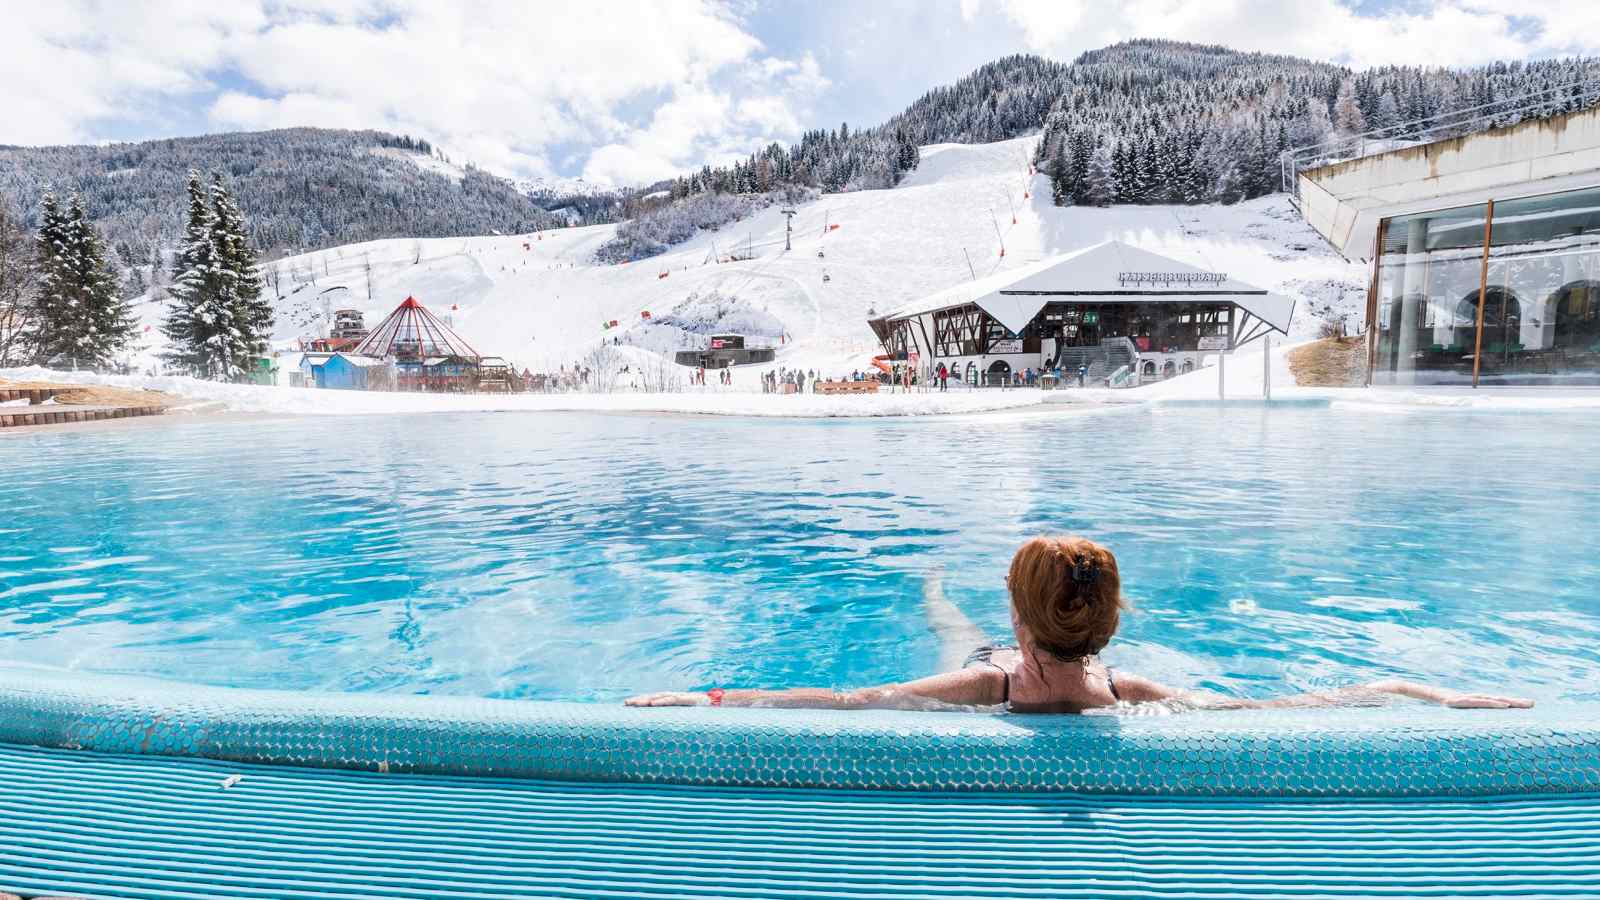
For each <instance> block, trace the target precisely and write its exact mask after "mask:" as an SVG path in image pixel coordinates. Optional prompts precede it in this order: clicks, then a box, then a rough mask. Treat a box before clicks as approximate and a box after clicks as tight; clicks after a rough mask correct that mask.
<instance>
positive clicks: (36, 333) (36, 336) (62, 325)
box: [29, 191, 72, 365]
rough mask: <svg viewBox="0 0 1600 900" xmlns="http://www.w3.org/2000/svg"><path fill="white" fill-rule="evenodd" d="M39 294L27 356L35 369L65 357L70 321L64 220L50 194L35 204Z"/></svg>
mask: <svg viewBox="0 0 1600 900" xmlns="http://www.w3.org/2000/svg"><path fill="white" fill-rule="evenodd" d="M34 242H35V244H36V247H35V251H36V254H37V256H36V259H37V260H38V263H37V265H38V273H39V290H38V300H37V307H36V308H37V316H36V321H35V322H34V330H33V335H32V340H31V341H30V350H31V352H30V354H29V355H30V356H32V357H33V361H34V362H35V363H37V364H38V365H49V364H50V361H51V360H53V359H55V358H57V357H59V356H63V355H65V349H66V348H67V347H68V346H69V341H70V334H71V326H70V324H69V323H70V320H71V318H72V308H71V300H72V298H71V296H70V294H69V293H68V287H69V285H70V283H71V280H70V269H69V266H68V250H67V219H66V216H65V215H63V214H62V212H61V204H60V203H59V202H58V201H57V200H56V195H55V194H54V193H53V192H50V191H46V192H45V195H44V197H43V198H41V199H40V200H39V231H38V233H37V234H36V235H35V237H34Z"/></svg>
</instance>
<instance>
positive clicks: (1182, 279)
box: [1117, 272, 1228, 287]
mask: <svg viewBox="0 0 1600 900" xmlns="http://www.w3.org/2000/svg"><path fill="white" fill-rule="evenodd" d="M1227 280H1228V276H1227V275H1226V274H1225V273H1223V272H1118V273H1117V281H1118V282H1119V283H1121V284H1122V286H1123V287H1127V286H1128V285H1130V284H1133V285H1143V284H1148V285H1159V286H1161V287H1170V286H1171V285H1174V284H1182V285H1194V284H1221V283H1223V282H1224V281H1227Z"/></svg>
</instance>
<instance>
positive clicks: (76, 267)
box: [65, 195, 134, 368]
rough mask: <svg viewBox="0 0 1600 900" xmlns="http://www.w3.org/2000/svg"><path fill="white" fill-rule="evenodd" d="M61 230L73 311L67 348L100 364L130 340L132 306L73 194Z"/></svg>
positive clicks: (108, 361) (84, 362)
mask: <svg viewBox="0 0 1600 900" xmlns="http://www.w3.org/2000/svg"><path fill="white" fill-rule="evenodd" d="M65 234H66V239H67V246H68V247H69V248H70V254H69V256H68V261H67V264H68V268H67V271H68V273H69V276H70V279H71V285H72V294H73V297H74V300H75V303H74V308H75V310H76V313H77V316H76V319H75V321H74V323H73V325H74V327H73V329H72V339H73V346H72V349H71V351H70V352H71V353H72V356H73V358H74V359H76V360H77V361H78V363H79V364H80V365H88V366H93V367H95V368H100V367H104V366H108V365H110V364H111V363H112V361H113V360H114V358H115V357H116V354H117V353H119V352H120V351H121V350H122V348H123V347H125V346H127V344H128V342H129V341H130V340H132V339H133V334H134V320H133V311H132V310H131V309H129V308H128V303H127V301H126V300H124V299H123V298H122V295H121V291H120V290H119V285H118V283H117V276H116V273H115V272H114V271H113V270H112V268H111V265H110V262H109V261H108V260H107V259H106V245H105V241H104V240H102V239H101V237H100V233H99V232H98V231H96V230H95V227H94V225H93V224H91V223H90V222H89V218H88V216H87V215H86V214H85V213H84V209H83V199H82V198H81V197H78V196H76V195H74V196H73V198H72V201H71V202H70V203H69V204H68V208H67V220H66V228H65Z"/></svg>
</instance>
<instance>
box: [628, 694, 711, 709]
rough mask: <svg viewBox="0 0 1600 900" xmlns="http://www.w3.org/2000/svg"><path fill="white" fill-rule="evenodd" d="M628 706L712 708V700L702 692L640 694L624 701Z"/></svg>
mask: <svg viewBox="0 0 1600 900" xmlns="http://www.w3.org/2000/svg"><path fill="white" fill-rule="evenodd" d="M623 703H624V704H626V705H628V706H710V705H711V698H710V697H708V696H706V694H705V693H704V692H703V691H702V692H701V693H698V694H691V693H687V692H684V691H657V692H656V693H654V694H640V695H638V696H637V697H629V698H628V699H627V700H624V701H623Z"/></svg>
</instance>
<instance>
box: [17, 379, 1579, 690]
mask: <svg viewBox="0 0 1600 900" xmlns="http://www.w3.org/2000/svg"><path fill="white" fill-rule="evenodd" d="M1596 446H1600V423H1597V422H1596V421H1595V420H1594V417H1592V416H1588V415H1583V414H1574V415H1570V416H1567V415H1554V414H1541V415H1536V416H1535V415H1513V414H1498V415H1494V414H1478V413H1463V412H1460V411H1449V412H1426V411H1408V412H1404V413H1401V414H1394V413H1388V414H1383V413H1379V412H1375V411H1373V410H1371V409H1365V408H1355V409H1337V408H1335V409H1270V410H1268V409H1261V408H1254V409H1252V408H1229V409H1206V408H1161V407H1154V406H1145V407H1137V408H1130V409H1112V410H1101V411H1093V412H1076V413H1055V414H1012V415H992V416H972V417H965V418H960V419H947V420H937V421H935V420H928V421H875V422H859V421H809V420H807V421H747V420H727V419H712V418H690V417H658V416H604V415H586V414H550V415H537V416H534V415H517V414H464V415H436V416H416V417H407V418H400V419H393V418H383V417H369V418H342V419H316V418H299V419H257V420H236V421H227V422H218V421H195V422H192V423H178V424H171V425H163V426H162V427H154V428H139V429H117V430H104V431H92V432H88V431H86V432H60V433H50V434H43V433H41V434H33V435H24V436H8V437H7V439H5V440H0V471H5V472H7V473H9V476H10V477H8V478H7V479H6V480H5V481H4V482H0V508H3V509H5V510H6V511H7V512H6V515H5V516H4V518H3V519H0V645H3V646H4V647H5V650H6V654H7V656H8V658H9V659H10V660H12V661H17V662H23V663H32V664H38V665H45V666H56V667H66V668H71V669H75V670H79V671H88V672H100V673H110V674H138V675H147V676H153V677H159V678H169V679H176V680H182V681H191V682H200V683H205V684H213V685H223V686H236V687H253V688H266V687H270V688H288V689H317V690H332V691H358V692H374V691H375V692H388V693H437V694H450V695H467V696H486V697H505V698H528V699H545V700H580V701H600V702H614V701H618V700H620V699H621V698H622V697H624V696H626V695H628V694H629V693H632V692H636V691H641V690H647V689H673V688H684V689H703V688H707V687H711V686H714V685H766V686H772V687H786V686H796V685H806V684H822V685H836V686H843V685H862V684H870V683H876V682H885V681H893V680H900V679H906V678H912V677H917V676H920V675H924V674H927V673H928V672H930V671H931V670H932V668H933V667H934V666H935V665H936V657H937V655H938V652H939V647H938V643H937V640H936V638H935V636H934V635H933V633H932V632H931V631H930V630H929V628H928V625H927V620H926V618H925V616H924V614H923V609H922V603H921V599H920V598H921V592H922V588H923V584H924V582H925V580H927V579H929V578H931V577H941V578H942V580H943V583H944V589H945V592H946V594H947V595H948V596H949V597H950V598H951V599H952V600H953V601H954V602H956V603H957V604H958V605H959V606H961V607H962V608H963V610H964V611H965V612H966V613H967V615H968V616H970V617H971V618H972V619H973V620H974V621H975V622H976V623H978V624H979V625H981V626H983V627H984V628H986V629H987V630H989V631H990V632H992V633H993V634H995V635H996V636H1004V634H1005V633H1006V630H1007V626H1008V618H1007V613H1006V605H1005V594H1004V584H1003V582H1002V576H1003V573H1004V567H1005V564H1006V562H1007V560H1008V558H1009V555H1010V553H1011V552H1012V550H1013V549H1014V548H1015V547H1016V545H1017V544H1018V543H1019V542H1020V541H1021V540H1022V539H1023V538H1024V537H1026V536H1029V535H1032V534H1036V533H1040V532H1075V533H1083V534H1087V535H1090V536H1092V537H1094V538H1096V539H1098V540H1101V541H1103V542H1105V543H1107V544H1108V545H1110V546H1111V547H1112V548H1113V549H1115V551H1116V552H1117V553H1118V555H1119V558H1120V560H1121V564H1122V567H1123V572H1124V579H1123V580H1124V585H1125V589H1126V591H1127V593H1128V595H1129V597H1130V599H1131V600H1132V602H1133V604H1134V607H1135V611H1134V612H1133V613H1132V614H1131V615H1129V616H1128V617H1126V618H1125V619H1124V622H1125V625H1124V629H1123V632H1122V634H1121V636H1120V637H1119V638H1118V639H1117V640H1116V641H1115V642H1113V644H1112V646H1111V648H1109V649H1108V651H1107V653H1106V658H1107V660H1108V661H1109V662H1111V663H1113V664H1115V665H1118V666H1121V667H1124V668H1127V669H1131V670H1135V671H1139V672H1142V673H1145V674H1148V675H1150V676H1151V677H1154V678H1157V679H1159V680H1163V681H1166V682H1169V683H1172V684H1177V685H1189V686H1196V687H1203V688H1207V689H1211V690H1216V691H1221V692H1224V693H1229V694H1236V695H1246V696H1266V695H1270V694H1273V693H1277V692H1281V691H1290V690H1305V689H1312V688H1318V687H1325V686H1328V685H1333V684H1342V683H1347V682H1350V681H1354V680H1361V679H1370V678H1375V677H1380V676H1403V677H1408V678H1415V679H1420V680H1431V681H1440V682H1446V683H1460V684H1463V685H1480V686H1485V687H1495V688H1498V689H1507V690H1509V689H1511V687H1512V686H1514V687H1515V689H1516V690H1518V691H1521V692H1524V693H1526V694H1528V695H1530V696H1533V697H1535V698H1537V699H1539V700H1541V701H1554V700H1579V701H1581V700H1593V699H1596V698H1597V697H1600V688H1597V687H1596V685H1597V684H1600V596H1597V593H1596V588H1595V585H1596V584H1597V583H1600V529H1596V528H1595V527H1593V522H1594V511H1595V510H1596V509H1600V455H1597V454H1595V453H1593V452H1592V450H1593V448H1594V447H1596Z"/></svg>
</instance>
